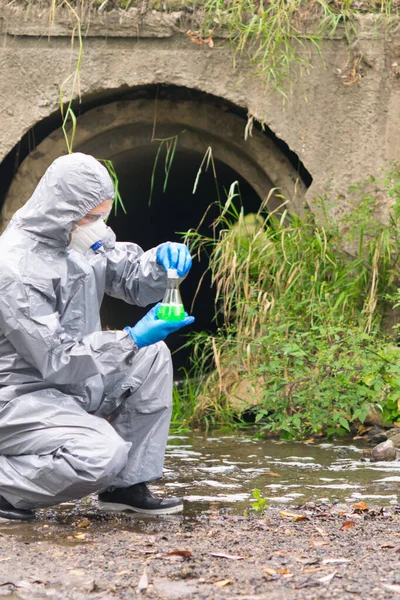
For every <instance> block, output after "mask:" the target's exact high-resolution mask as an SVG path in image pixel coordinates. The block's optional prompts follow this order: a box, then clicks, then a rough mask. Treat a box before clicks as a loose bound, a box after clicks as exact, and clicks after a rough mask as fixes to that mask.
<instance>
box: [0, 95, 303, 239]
mask: <svg viewBox="0 0 400 600" xmlns="http://www.w3.org/2000/svg"><path fill="white" fill-rule="evenodd" d="M175 135H178V136H179V137H178V146H177V147H178V148H179V149H180V150H183V151H188V152H192V151H195V152H197V153H199V155H204V154H205V152H206V151H207V148H208V147H211V148H212V153H213V157H214V158H215V159H216V160H219V161H221V162H223V163H225V164H226V165H228V166H229V167H231V168H232V169H233V170H234V171H235V172H237V173H238V174H239V175H240V176H241V177H243V179H245V180H246V181H248V182H249V184H250V185H251V186H252V187H253V188H254V190H255V191H256V193H257V194H258V195H259V197H260V199H264V198H265V197H266V196H267V195H268V193H269V192H270V190H271V189H272V188H275V187H276V188H279V194H282V195H284V196H285V198H286V199H287V200H288V208H289V210H290V211H293V212H296V213H301V212H302V210H303V208H302V206H303V204H302V203H303V199H304V194H305V185H304V183H303V182H302V181H301V180H300V178H299V175H298V173H297V172H296V170H295V168H294V167H293V165H292V164H291V163H290V161H289V160H288V158H287V157H286V156H285V155H284V153H283V152H282V151H281V150H280V149H279V148H278V147H277V146H276V145H275V144H274V142H273V141H272V140H271V139H269V138H268V137H267V136H266V135H264V134H263V133H261V132H260V131H258V130H257V129H254V130H253V132H252V135H251V136H248V138H247V140H244V122H243V119H242V118H241V117H239V116H238V115H236V114H234V113H233V112H229V111H227V110H223V109H222V108H221V107H217V106H216V105H213V104H212V103H207V102H201V101H197V100H196V101H189V100H179V99H167V100H147V99H139V100H132V101H120V102H113V103H111V104H106V105H103V106H99V107H97V108H94V109H92V110H89V111H87V112H86V113H85V114H83V115H82V116H81V117H79V119H78V126H77V133H76V137H75V141H74V149H75V150H76V151H82V152H86V153H88V154H93V155H94V156H97V157H99V158H106V159H111V160H115V159H116V157H118V156H119V155H121V154H122V153H124V152H132V151H138V150H139V149H141V148H147V147H149V146H151V145H153V146H154V145H156V146H157V145H158V144H159V143H160V142H159V141H157V140H160V139H164V138H168V137H171V136H175ZM153 138H155V139H154V140H153V141H152V139H153ZM65 152H66V144H65V140H64V137H63V133H62V131H61V129H58V130H56V131H54V132H53V133H52V134H51V135H49V136H48V137H47V138H45V139H44V140H43V141H42V142H41V143H40V144H39V145H38V146H37V148H36V149H35V150H33V151H32V152H31V153H30V154H29V155H28V156H27V158H26V159H25V160H24V162H23V163H22V165H21V167H20V168H19V170H18V172H17V174H16V176H15V177H14V179H13V181H12V184H11V186H10V189H9V190H8V193H7V196H6V198H5V202H4V204H3V207H2V213H1V224H2V229H4V227H5V226H6V225H7V223H8V221H9V220H10V218H11V217H12V215H13V214H14V212H15V211H16V210H18V208H20V207H21V206H22V205H23V204H24V203H25V201H26V200H27V199H28V198H29V196H30V195H31V193H32V192H33V190H34V188H35V187H36V185H37V183H38V181H39V179H40V177H41V176H42V175H43V173H44V171H45V170H46V168H47V167H48V166H49V165H50V164H51V162H52V161H53V160H54V159H55V158H57V157H58V156H60V155H62V154H65ZM281 203H282V200H281V199H278V198H276V197H274V198H272V199H271V203H270V206H271V208H272V209H275V208H277V206H278V205H279V204H281Z"/></svg>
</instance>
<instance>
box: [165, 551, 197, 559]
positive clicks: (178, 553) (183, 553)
mask: <svg viewBox="0 0 400 600" xmlns="http://www.w3.org/2000/svg"><path fill="white" fill-rule="evenodd" d="M166 556H182V557H183V558H190V557H191V556H192V553H191V551H190V550H172V551H171V552H168V554H166Z"/></svg>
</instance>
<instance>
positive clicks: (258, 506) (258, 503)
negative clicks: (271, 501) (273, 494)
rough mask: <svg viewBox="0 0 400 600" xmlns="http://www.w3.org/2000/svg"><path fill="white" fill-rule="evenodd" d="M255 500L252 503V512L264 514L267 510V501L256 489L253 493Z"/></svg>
mask: <svg viewBox="0 0 400 600" xmlns="http://www.w3.org/2000/svg"><path fill="white" fill-rule="evenodd" d="M251 495H252V496H253V500H252V501H251V510H253V511H254V512H256V513H259V514H262V513H263V512H264V511H265V510H266V509H267V508H268V504H267V499H266V498H263V497H262V496H261V492H260V490H258V489H257V488H254V489H253V490H252V492H251Z"/></svg>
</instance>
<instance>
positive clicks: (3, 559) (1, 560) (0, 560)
mask: <svg viewBox="0 0 400 600" xmlns="http://www.w3.org/2000/svg"><path fill="white" fill-rule="evenodd" d="M6 560H11V556H8V557H7V558H0V562H4V561H6Z"/></svg>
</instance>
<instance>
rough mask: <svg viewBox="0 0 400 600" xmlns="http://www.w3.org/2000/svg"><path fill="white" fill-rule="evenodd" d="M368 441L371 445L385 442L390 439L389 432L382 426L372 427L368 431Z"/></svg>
mask: <svg viewBox="0 0 400 600" xmlns="http://www.w3.org/2000/svg"><path fill="white" fill-rule="evenodd" d="M367 438H368V443H369V444H371V445H373V446H374V445H375V444H380V443H381V442H385V441H386V440H387V439H388V436H387V432H386V431H384V429H382V428H381V427H377V426H375V427H372V429H370V430H369V431H368V432H367Z"/></svg>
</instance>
